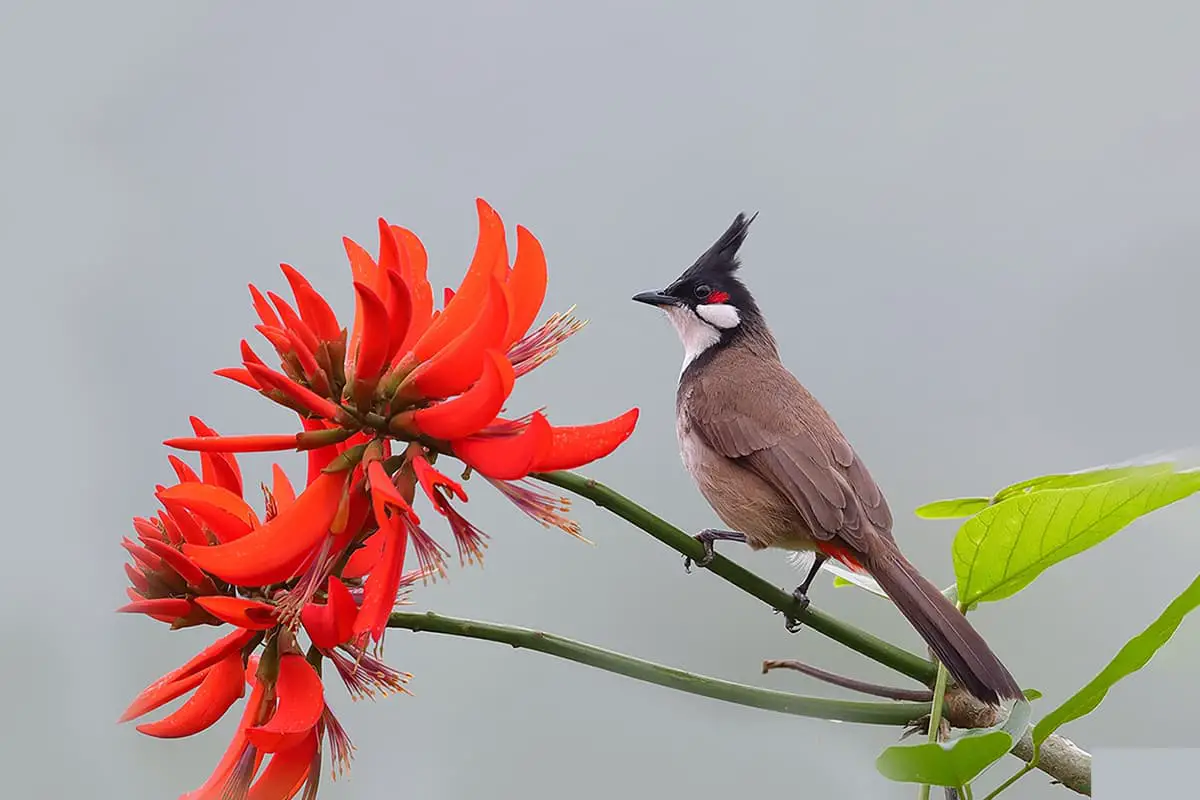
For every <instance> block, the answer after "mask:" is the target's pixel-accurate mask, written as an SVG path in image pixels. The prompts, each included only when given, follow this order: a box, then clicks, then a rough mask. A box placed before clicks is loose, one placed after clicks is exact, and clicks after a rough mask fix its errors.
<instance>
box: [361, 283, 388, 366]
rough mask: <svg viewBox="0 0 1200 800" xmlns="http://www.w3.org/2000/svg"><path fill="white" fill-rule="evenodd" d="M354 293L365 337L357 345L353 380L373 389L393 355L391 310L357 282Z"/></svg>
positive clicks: (369, 289)
mask: <svg viewBox="0 0 1200 800" xmlns="http://www.w3.org/2000/svg"><path fill="white" fill-rule="evenodd" d="M354 292H355V295H356V297H357V302H358V307H359V308H361V309H362V335H361V338H360V339H359V342H358V354H357V358H356V359H355V364H354V376H355V378H356V379H357V380H360V381H364V382H370V383H371V385H372V386H374V382H375V381H376V380H378V378H379V374H380V372H382V371H383V367H384V364H386V363H387V360H388V357H389V356H390V355H391V352H390V349H391V338H392V331H391V327H390V324H389V320H388V309H387V306H386V305H384V303H383V300H381V299H380V298H379V295H377V294H376V293H375V292H374V291H373V290H372V289H371V287H369V286H367V285H366V284H364V283H361V282H359V281H355V282H354Z"/></svg>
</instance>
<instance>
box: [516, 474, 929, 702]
mask: <svg viewBox="0 0 1200 800" xmlns="http://www.w3.org/2000/svg"><path fill="white" fill-rule="evenodd" d="M532 477H534V478H537V479H538V480H542V481H545V482H547V483H552V484H554V485H555V486H558V487H560V488H562V489H566V490H567V491H569V492H574V493H575V494H577V495H579V496H580V497H585V498H587V499H588V500H591V501H592V502H593V503H595V504H596V505H598V506H600V507H601V508H604V509H606V510H608V511H611V512H613V513H614V514H616V515H617V516H618V517H621V518H622V519H624V520H625V521H627V522H629V523H631V524H633V525H635V526H637V527H638V528H641V529H642V530H643V531H645V532H646V533H648V534H650V535H651V536H653V537H654V538H655V539H658V540H659V541H660V542H662V543H663V544H665V545H667V546H668V547H671V548H673V549H674V550H677V551H678V552H680V553H682V554H683V555H685V556H690V557H691V558H692V559H700V558H703V556H704V548H703V547H702V546H701V544H700V543H699V542H697V541H696V540H695V539H694V538H692V537H691V536H689V535H688V534H687V533H684V532H683V531H682V530H680V529H679V528H676V527H675V526H674V525H672V524H671V523H669V522H667V521H666V520H664V519H662V518H661V517H658V516H656V515H655V514H653V513H651V512H650V511H648V510H646V509H645V508H643V507H641V506H639V505H638V504H637V503H635V502H633V501H632V500H630V499H628V498H627V497H625V496H623V495H621V494H618V493H617V492H615V491H613V490H612V489H610V488H608V487H607V486H605V485H604V484H602V483H599V482H597V481H595V480H593V479H591V478H586V477H584V476H582V475H577V474H576V473H574V472H567V471H565V470H563V471H559V472H544V473H537V474H535V475H533V476H532ZM708 569H709V570H711V571H712V572H713V573H714V574H716V575H719V576H720V577H722V578H724V579H725V580H727V581H729V582H730V583H732V584H733V585H734V586H736V587H738V588H739V589H741V590H742V591H744V592H746V593H747V594H750V595H753V596H754V597H756V598H758V599H759V600H761V601H763V602H764V603H766V604H767V605H769V606H771V607H772V608H774V609H777V610H779V611H782V612H783V613H784V614H788V615H789V616H792V617H794V618H796V619H799V620H800V621H801V622H803V623H804V625H805V626H807V627H809V628H812V629H813V630H814V631H817V632H818V633H821V634H823V635H825V636H828V637H829V638H830V639H833V640H834V641H836V642H840V643H841V644H844V645H845V646H846V647H849V648H850V649H852V650H856V651H858V652H859V653H862V654H863V655H864V656H866V657H867V658H870V659H871V660H873V661H877V662H879V663H880V664H883V665H884V666H886V667H889V668H891V669H893V670H895V671H896V672H899V673H900V674H902V675H907V676H909V677H910V678H913V679H915V680H918V681H920V682H921V683H923V684H925V685H926V686H928V685H930V684H932V683H933V682H934V680H935V678H936V677H937V667H936V666H935V665H934V664H932V663H931V662H929V661H927V660H926V659H924V658H921V657H920V656H918V655H916V654H915V653H910V652H909V651H907V650H904V649H903V648H900V647H897V646H895V645H894V644H890V643H888V642H885V641H884V640H883V639H880V638H879V637H878V636H874V635H872V634H870V633H867V632H866V631H864V630H862V629H861V628H856V627H854V626H853V625H849V624H847V623H845V622H842V621H841V620H838V619H836V618H834V617H831V616H829V615H828V614H825V613H822V612H820V611H818V610H817V609H815V608H813V607H812V606H811V605H810V606H809V607H808V608H807V609H805V610H803V611H802V610H801V609H800V607H799V604H798V603H797V602H796V599H795V598H794V597H792V595H791V593H790V592H785V591H784V590H782V589H780V588H779V587H778V586H773V585H771V584H770V583H769V582H767V581H766V580H763V579H762V578H760V577H759V576H757V575H755V574H754V573H753V572H751V571H749V570H748V569H746V568H745V567H742V566H739V565H738V564H735V563H734V562H732V561H730V560H729V559H727V558H725V557H724V556H722V555H721V554H720V553H718V554H717V555H716V556H715V557H714V558H713V560H712V563H711V564H709V565H708Z"/></svg>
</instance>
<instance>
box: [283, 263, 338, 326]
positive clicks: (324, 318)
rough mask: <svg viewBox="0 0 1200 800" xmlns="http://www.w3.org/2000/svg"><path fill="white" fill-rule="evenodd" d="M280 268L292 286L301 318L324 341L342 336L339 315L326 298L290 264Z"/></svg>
mask: <svg viewBox="0 0 1200 800" xmlns="http://www.w3.org/2000/svg"><path fill="white" fill-rule="evenodd" d="M279 268H280V269H281V270H283V275H284V277H286V278H287V282H288V285H289V286H291V287H292V294H293V295H295V297H296V307H297V308H299V309H300V318H301V319H303V320H304V322H305V324H306V325H308V327H309V329H310V330H312V332H313V333H315V334H316V335H317V338H318V339H320V340H322V341H327V342H332V341H336V340H337V339H339V338H341V335H342V326H341V325H339V324H338V321H337V315H335V314H334V313H333V309H332V308H330V307H329V303H327V302H326V301H325V298H324V297H322V296H321V295H320V293H319V292H317V290H316V289H314V288H313V287H312V284H311V283H309V282H308V279H307V278H305V277H304V276H303V275H301V274H300V273H299V272H297V271H296V270H295V269H294V268H293V267H292V266H291V265H290V264H280V265H279Z"/></svg>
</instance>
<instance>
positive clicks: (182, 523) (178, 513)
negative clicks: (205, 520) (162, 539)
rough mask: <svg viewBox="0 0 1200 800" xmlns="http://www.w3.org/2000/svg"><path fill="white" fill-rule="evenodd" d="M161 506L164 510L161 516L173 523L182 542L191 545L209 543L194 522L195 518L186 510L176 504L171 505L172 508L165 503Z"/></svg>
mask: <svg viewBox="0 0 1200 800" xmlns="http://www.w3.org/2000/svg"><path fill="white" fill-rule="evenodd" d="M160 502H161V501H160ZM163 506H164V507H165V508H166V511H165V512H163V513H162V514H161V516H163V517H165V518H167V519H170V520H173V521H174V523H175V525H176V526H177V527H178V528H179V533H180V536H182V538H183V541H185V542H189V543H191V544H208V543H209V541H208V537H207V536H205V535H204V531H203V529H201V527H200V523H199V522H197V521H196V518H195V517H193V516H192V515H191V513H189V512H188V510H187V509H186V508H184V507H183V506H181V505H179V504H178V503H174V504H172V506H173V507H172V506H168V505H167V504H166V503H163Z"/></svg>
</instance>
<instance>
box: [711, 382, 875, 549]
mask: <svg viewBox="0 0 1200 800" xmlns="http://www.w3.org/2000/svg"><path fill="white" fill-rule="evenodd" d="M778 371H779V372H781V373H782V375H779V374H775V371H774V370H772V374H770V375H768V376H763V375H761V374H760V375H757V376H755V378H756V380H754V381H753V382H750V383H742V382H741V381H733V382H732V383H731V381H730V379H731V378H732V377H733V376H731V375H728V374H726V375H723V376H721V379H720V380H719V381H714V382H709V381H704V382H703V385H700V386H697V387H696V388H697V390H698V391H696V392H694V393H693V394H692V398H691V399H692V401H693V402H691V403H689V404H688V405H689V406H691V407H690V408H689V409H688V410H689V413H688V417H689V420H690V422H691V423H692V425H693V427H694V429H695V430H696V431H697V432H698V433H699V434H700V435H701V436H702V437H703V438H704V439H705V441H706V442H707V443H708V444H709V446H710V447H712V448H713V449H715V450H716V451H717V452H719V453H721V454H722V455H724V456H726V457H727V458H734V459H737V460H738V461H739V462H740V463H742V464H743V465H744V466H746V467H747V468H749V469H750V470H751V471H752V472H754V473H755V474H756V475H758V476H759V477H760V478H762V479H763V480H765V481H766V482H767V483H769V484H770V485H771V486H772V487H774V488H775V489H776V490H777V491H779V492H780V493H781V494H783V495H784V497H786V498H787V499H788V500H789V501H790V502H791V503H792V505H794V506H795V507H796V509H797V510H798V511H799V512H800V514H801V515H802V516H803V518H804V520H805V522H807V523H808V526H809V528H810V529H811V530H812V533H813V535H814V536H816V537H817V538H818V539H824V540H829V539H833V538H834V537H840V538H841V539H842V540H843V541H844V542H845V543H846V544H848V545H850V546H851V547H853V548H854V549H855V550H858V551H859V552H866V551H867V549H868V542H869V541H870V534H871V532H872V531H875V532H878V533H880V534H882V535H883V536H885V537H889V538H890V536H891V527H892V515H891V511H890V510H889V509H888V506H887V501H886V500H885V499H884V497H883V493H882V492H880V490H879V486H878V485H877V484H876V483H875V481H874V479H873V478H872V477H871V475H870V473H869V472H867V468H866V467H865V466H864V465H863V463H862V461H861V460H860V459H859V458H858V457H857V456H856V455H855V453H854V450H853V448H851V447H850V444H849V443H848V442H847V441H846V439H845V437H844V436H843V435H842V433H841V431H840V430H838V428H837V425H836V424H835V423H834V422H833V420H832V419H831V418H830V417H829V415H828V414H827V413H826V412H825V409H824V408H822V407H821V405H820V404H819V403H818V402H817V401H816V399H815V398H813V397H812V395H811V394H809V393H808V391H807V390H806V389H804V387H803V386H801V385H800V384H799V382H797V381H796V380H795V378H793V377H792V375H791V374H790V373H788V372H787V371H786V370H785V369H784V368H783V367H782V365H780V366H779V370H778ZM783 376H786V378H785V377H783ZM764 378H765V379H764ZM737 384H740V386H739V385H737ZM747 385H753V386H757V387H758V389H757V390H756V391H754V392H745V391H742V387H744V386H747ZM731 387H732V389H731ZM768 398H769V401H768V402H764V400H767V399H768Z"/></svg>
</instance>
